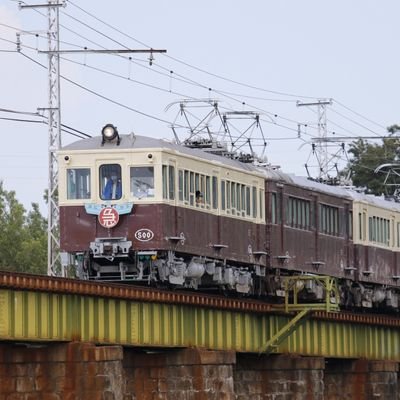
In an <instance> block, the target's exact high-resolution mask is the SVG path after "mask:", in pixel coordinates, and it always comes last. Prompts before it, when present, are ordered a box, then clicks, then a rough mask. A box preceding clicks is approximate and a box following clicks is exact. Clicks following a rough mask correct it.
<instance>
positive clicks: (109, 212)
mask: <svg viewBox="0 0 400 400" xmlns="http://www.w3.org/2000/svg"><path fill="white" fill-rule="evenodd" d="M118 221H119V214H118V211H117V210H116V209H115V208H112V207H105V208H102V209H101V211H100V214H99V222H100V225H101V226H104V228H114V226H115V225H117V224H118Z"/></svg>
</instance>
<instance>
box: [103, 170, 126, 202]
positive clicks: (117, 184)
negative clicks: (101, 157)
mask: <svg viewBox="0 0 400 400" xmlns="http://www.w3.org/2000/svg"><path fill="white" fill-rule="evenodd" d="M99 179H100V182H99V187H100V198H101V199H102V200H119V199H120V198H121V197H122V184H121V166H120V165H119V164H103V165H101V166H100V171H99Z"/></svg>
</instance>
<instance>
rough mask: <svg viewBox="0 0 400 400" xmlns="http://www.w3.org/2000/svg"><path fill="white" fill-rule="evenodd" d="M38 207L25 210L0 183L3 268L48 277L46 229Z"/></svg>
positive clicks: (11, 192)
mask: <svg viewBox="0 0 400 400" xmlns="http://www.w3.org/2000/svg"><path fill="white" fill-rule="evenodd" d="M46 226H47V225H46V220H45V219H44V218H43V217H42V215H41V214H40V211H39V206H38V204H36V203H32V210H31V211H30V212H29V213H28V214H26V210H25V209H24V207H23V206H22V204H21V203H19V202H18V200H17V199H16V195H15V192H14V191H7V190H5V189H4V187H3V183H2V182H1V181H0V268H1V269H3V270H9V271H19V272H29V273H38V274H39V273H40V274H43V273H46V262H47V229H46Z"/></svg>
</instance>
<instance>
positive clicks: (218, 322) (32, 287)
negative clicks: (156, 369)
mask: <svg viewBox="0 0 400 400" xmlns="http://www.w3.org/2000/svg"><path fill="white" fill-rule="evenodd" d="M330 284H331V282H330V278H327V277H326V285H328V286H329V285H330ZM289 285H290V282H289ZM294 286H296V285H294ZM294 299H295V301H294V303H293V304H288V302H286V305H282V307H276V306H273V305H271V304H267V303H263V302H261V301H254V300H248V299H231V298H221V297H218V296H210V295H205V294H199V293H190V292H182V291H181V292H177V291H174V292H167V291H160V290H156V289H152V288H147V287H137V286H128V285H112V284H106V283H97V282H89V281H78V280H73V279H64V278H54V277H47V276H37V275H26V274H17V273H6V272H1V273H0V340H1V341H13V342H28V343H29V342H48V341H54V342H63V341H64V342H68V341H84V342H92V343H96V344H119V345H123V346H135V347H145V348H153V347H158V348H184V347H199V348H205V349H211V350H234V351H236V352H246V353H262V352H266V353H272V352H275V353H292V354H297V355H304V356H322V357H327V358H365V359H370V360H393V361H399V360H400V318H397V317H393V316H387V315H386V316H385V315H366V314H351V313H346V312H342V311H338V310H337V306H335V304H334V303H332V302H331V301H329V299H327V302H325V303H322V304H320V305H318V306H315V305H302V304H297V302H296V297H295V298H294Z"/></svg>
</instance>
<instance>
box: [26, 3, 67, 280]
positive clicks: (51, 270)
mask: <svg viewBox="0 0 400 400" xmlns="http://www.w3.org/2000/svg"><path fill="white" fill-rule="evenodd" d="M62 6H64V4H63V3H61V2H58V1H56V0H48V2H47V4H29V5H27V4H22V3H20V4H19V7H20V8H21V9H24V8H47V12H48V24H49V28H48V32H47V36H48V49H49V55H48V82H49V88H48V90H49V91H48V96H49V97H48V100H49V103H48V108H47V111H48V114H49V115H48V160H49V171H48V186H47V190H48V192H47V196H48V199H47V201H48V215H47V218H48V219H47V245H48V247H47V274H48V275H50V276H54V275H60V272H61V275H62V276H64V275H65V274H64V271H59V269H60V267H61V263H60V235H59V214H60V210H59V207H58V163H57V151H58V149H59V148H60V147H61V107H60V57H59V55H58V51H59V47H60V40H59V11H58V10H59V7H62Z"/></svg>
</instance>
